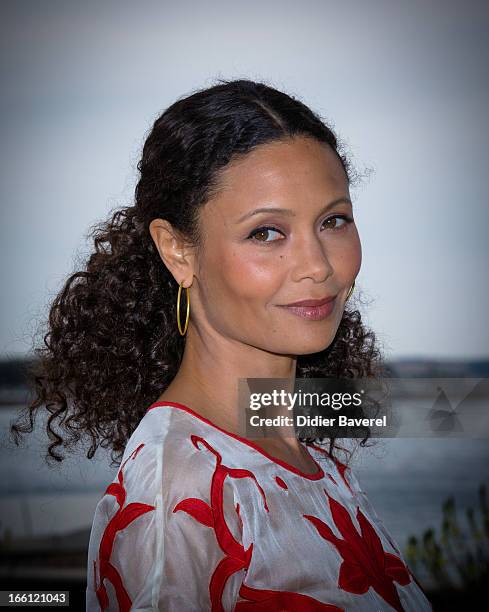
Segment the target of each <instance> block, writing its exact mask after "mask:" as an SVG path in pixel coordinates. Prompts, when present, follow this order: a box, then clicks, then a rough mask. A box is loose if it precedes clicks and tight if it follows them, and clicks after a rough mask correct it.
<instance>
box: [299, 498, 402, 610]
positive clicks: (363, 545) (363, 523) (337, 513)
mask: <svg viewBox="0 0 489 612" xmlns="http://www.w3.org/2000/svg"><path fill="white" fill-rule="evenodd" d="M323 490H324V489H323ZM324 493H325V494H326V496H327V498H328V500H329V507H330V510H331V514H332V517H333V520H334V522H335V525H336V527H337V528H338V530H339V532H340V533H341V535H342V536H343V539H340V538H338V537H337V536H336V535H335V534H334V533H333V531H332V530H331V529H330V527H328V525H326V524H325V523H324V522H323V521H322V520H321V519H319V518H317V517H316V516H311V515H308V514H304V515H303V516H304V518H306V519H307V520H309V521H310V522H311V523H312V524H313V525H314V526H315V527H316V529H317V531H318V533H319V535H320V536H321V537H322V538H324V539H325V540H328V542H331V543H332V544H334V545H335V546H336V548H337V550H338V552H339V553H340V555H341V556H342V557H343V563H342V564H341V567H340V573H339V578H338V586H339V587H340V588H341V589H343V590H345V591H349V592H350V593H355V594H357V595H360V594H362V593H366V592H367V591H368V589H369V588H370V587H372V588H373V589H374V590H375V591H376V592H377V593H378V594H379V595H380V596H381V597H382V598H383V599H384V600H385V601H386V602H387V603H389V604H390V605H391V606H392V607H393V608H394V609H395V610H397V611H398V612H403V607H402V605H401V601H400V599H399V595H398V593H397V590H396V587H395V585H394V581H395V582H397V583H398V584H401V585H403V586H404V585H406V584H409V583H410V582H411V577H410V574H409V571H408V568H407V567H406V566H405V565H404V563H403V562H402V560H401V559H400V558H399V557H397V556H396V555H393V554H391V553H389V552H384V550H383V548H382V542H381V540H380V538H379V536H378V535H377V533H376V531H375V529H374V528H373V527H372V525H371V524H370V522H369V521H368V520H367V518H366V517H365V515H364V514H363V513H362V511H361V510H360V508H358V507H357V520H358V523H359V525H360V529H361V534H360V533H358V531H357V529H356V527H355V525H354V524H353V521H352V520H351V517H350V514H349V512H348V511H347V510H346V508H344V507H343V506H342V505H341V504H340V503H339V502H337V501H336V500H335V499H333V498H332V497H331V496H330V495H328V493H327V492H326V490H324Z"/></svg>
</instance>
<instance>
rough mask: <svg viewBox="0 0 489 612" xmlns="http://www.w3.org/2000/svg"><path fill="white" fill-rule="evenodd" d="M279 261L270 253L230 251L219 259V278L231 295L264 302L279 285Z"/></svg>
mask: <svg viewBox="0 0 489 612" xmlns="http://www.w3.org/2000/svg"><path fill="white" fill-rule="evenodd" d="M278 262H279V259H278V256H277V257H273V256H271V254H270V253H267V254H264V256H263V257H262V256H260V253H258V254H255V253H247V252H246V250H243V251H242V252H239V251H237V250H236V251H230V252H229V253H227V255H226V256H225V257H223V258H222V259H221V263H220V266H219V276H220V277H221V282H222V283H223V284H224V285H225V286H226V287H228V288H229V290H230V291H231V292H232V294H233V295H235V296H236V297H238V298H239V299H242V300H246V299H248V300H253V299H254V298H258V299H259V300H260V301H266V300H267V296H271V295H273V294H274V293H275V292H276V291H277V289H278V288H279V287H280V284H281V271H280V266H279V265H278Z"/></svg>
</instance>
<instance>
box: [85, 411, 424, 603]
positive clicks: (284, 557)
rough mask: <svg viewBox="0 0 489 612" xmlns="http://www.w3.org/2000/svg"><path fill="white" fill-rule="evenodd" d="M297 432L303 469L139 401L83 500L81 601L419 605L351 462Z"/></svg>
mask: <svg viewBox="0 0 489 612" xmlns="http://www.w3.org/2000/svg"><path fill="white" fill-rule="evenodd" d="M304 446H305V448H306V449H307V450H308V452H309V454H310V455H311V457H312V458H313V460H314V462H315V463H316V467H317V471H316V472H314V473H312V474H308V473H304V472H302V471H300V470H298V469H297V468H295V467H293V466H291V465H289V464H287V463H285V462H283V461H281V460H279V459H276V458H273V457H272V456H270V455H269V454H268V453H266V452H265V451H264V450H262V449H260V448H259V447H258V446H256V445H254V444H253V443H252V442H251V441H248V440H246V439H245V438H242V437H240V436H237V435H234V434H232V433H229V432H226V431H224V430H223V429H221V428H219V427H218V426H217V425H214V424H213V423H211V422H210V421H208V420H207V419H205V418H204V417H201V416H200V415H198V414H197V413H196V412H194V411H192V410H191V409H190V408H188V407H186V406H184V405H182V404H178V403H172V402H164V403H161V402H157V403H155V404H153V405H152V406H150V407H149V409H148V411H147V412H146V414H145V415H144V417H143V418H142V419H141V421H140V423H139V425H138V427H137V428H136V430H135V431H134V433H133V435H132V436H131V438H130V439H129V441H128V443H127V446H126V449H125V452H124V456H123V458H122V462H121V465H120V467H119V470H118V472H117V475H116V476H115V478H114V481H113V482H112V483H111V484H110V485H109V486H108V487H107V489H106V491H105V494H104V495H103V497H102V498H101V499H100V501H99V503H98V504H97V507H96V510H95V515H94V518H93V524H92V530H91V534H90V542H89V549H88V565H87V590H86V604H87V610H88V611H89V612H92V611H98V610H109V611H126V610H135V611H140V612H142V611H149V610H152V611H156V610H161V611H168V612H191V611H196V612H203V611H207V610H209V611H212V612H217V611H220V612H221V611H222V612H228V611H236V612H246V611H248V610H250V611H265V610H266V611H267V612H273V611H301V612H302V611H305V612H309V611H328V612H341V611H348V612H350V611H351V612H357V611H362V612H363V611H365V612H367V611H369V612H370V611H371V612H379V611H383V610H397V611H409V612H423V611H424V610H431V605H430V604H429V602H428V600H427V599H426V597H425V595H424V593H423V591H422V590H421V588H420V586H419V585H418V583H417V582H416V579H415V578H414V576H413V574H412V573H411V571H410V569H409V568H408V567H407V565H406V563H405V560H404V559H403V557H402V555H401V552H400V551H399V548H398V546H397V544H396V542H395V541H394V540H393V539H392V537H391V536H390V534H389V533H388V531H387V529H386V528H385V526H384V525H383V523H382V521H381V520H380V519H379V517H378V516H377V514H376V513H375V511H374V509H373V508H372V506H371V505H370V503H369V502H368V499H367V497H366V495H365V493H364V492H363V491H362V490H361V487H360V485H359V483H358V481H357V479H356V477H355V475H354V473H353V472H352V470H351V468H349V467H345V466H344V465H343V464H342V463H341V462H339V461H338V460H333V459H332V458H331V457H330V456H329V455H328V454H327V453H326V451H325V450H324V449H321V448H320V447H319V446H317V445H315V444H311V445H306V444H304Z"/></svg>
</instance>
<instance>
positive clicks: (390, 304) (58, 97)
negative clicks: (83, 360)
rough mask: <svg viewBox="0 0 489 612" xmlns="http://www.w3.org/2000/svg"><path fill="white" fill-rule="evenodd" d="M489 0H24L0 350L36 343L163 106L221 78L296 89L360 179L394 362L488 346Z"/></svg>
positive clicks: (10, 142)
mask: <svg viewBox="0 0 489 612" xmlns="http://www.w3.org/2000/svg"><path fill="white" fill-rule="evenodd" d="M488 25H489V8H488V5H487V3H483V2H475V1H474V0H468V1H467V2H464V3H460V2H454V1H453V0H446V1H442V0H436V1H427V0H424V1H420V0H414V1H411V2H404V1H401V0H373V1H369V2H368V3H367V2H361V1H355V2H352V1H348V0H345V1H344V2H342V3H339V2H330V1H329V0H323V1H315V0H303V1H302V2H295V1H289V0H285V1H281V2H278V1H276V0H274V1H269V2H267V1H265V0H261V1H260V2H257V1H256V0H247V2H242V3H231V2H223V1H216V2H208V3H198V2H189V1H188V0H179V2H172V3H169V2H162V1H159V2H155V1H153V2H145V1H141V2H137V3H136V2H121V1H118V2H115V1H104V2H94V1H85V2H75V1H71V2H69V1H58V0H50V2H42V3H40V2H27V1H23V0H20V1H17V2H14V3H9V5H8V6H6V7H4V10H3V19H2V25H1V26H0V28H1V37H0V46H1V72H0V76H1V79H2V93H1V98H0V105H1V106H0V108H1V115H0V121H1V123H2V126H1V127H2V138H1V144H0V147H1V166H0V172H1V183H0V194H1V204H2V206H1V223H0V257H1V261H2V266H1V278H0V282H1V287H2V301H1V316H0V357H4V358H5V357H7V358H10V357H21V356H26V355H27V354H28V353H29V352H30V351H31V350H32V347H33V344H32V343H33V341H38V337H37V338H34V335H33V334H35V332H36V331H38V330H39V324H42V322H43V320H45V319H46V316H47V308H48V306H49V303H50V301H52V299H53V298H54V296H55V295H56V293H57V291H59V290H60V288H61V286H62V284H63V282H64V280H65V279H66V277H67V275H68V274H70V273H71V272H73V271H74V270H75V269H80V268H79V262H80V261H82V260H83V257H86V256H87V255H88V254H89V253H90V252H91V245H90V243H89V242H88V241H87V236H86V235H87V232H88V230H89V228H90V227H91V226H92V225H93V224H95V223H97V222H98V221H102V220H104V219H105V218H106V217H107V216H108V214H109V211H110V210H112V209H114V208H117V207H120V206H126V205H129V204H132V203H133V195H134V187H135V184H136V181H137V170H136V164H137V162H138V160H139V157H140V152H141V148H142V145H143V143H144V139H145V137H146V135H147V133H148V131H149V129H150V127H151V125H152V123H153V121H154V120H155V119H156V117H157V116H158V115H159V114H160V113H161V112H162V111H163V110H164V109H165V108H166V107H167V106H169V105H170V104H171V103H172V102H173V101H174V100H176V99H177V98H179V97H182V96H184V95H186V94H188V93H191V92H192V91H194V90H196V89H198V88H201V87H206V86H210V85H212V84H213V83H214V82H215V80H216V79H217V78H241V77H244V78H252V79H256V80H264V81H266V82H267V83H269V84H271V85H272V86H274V87H277V88H279V89H283V90H284V91H286V92H288V93H290V94H293V95H295V96H298V97H299V98H300V99H301V100H303V101H304V102H305V103H306V104H308V105H309V106H310V107H311V108H312V109H313V110H315V111H316V112H318V113H319V114H320V115H321V116H322V117H323V118H324V119H325V120H326V121H327V122H328V124H329V125H330V126H332V127H333V128H334V129H335V131H336V132H337V133H338V135H339V137H340V140H341V142H342V143H344V145H345V147H346V150H347V153H348V154H349V155H350V157H351V158H352V161H353V162H354V164H355V167H356V168H357V170H358V171H359V174H360V175H361V176H362V177H363V179H362V181H361V183H360V184H359V185H357V186H356V187H355V188H354V189H353V190H352V196H353V202H354V215H355V219H356V223H357V227H358V231H359V234H360V238H361V241H362V253H363V260H362V268H361V271H360V274H359V277H358V279H357V283H356V292H355V294H356V296H359V297H360V298H361V300H362V305H361V306H360V308H361V311H362V314H363V317H364V319H365V322H366V324H367V325H368V326H369V327H371V328H372V329H373V330H374V331H375V332H376V333H377V336H378V338H379V341H380V342H381V344H382V346H383V349H384V352H385V354H386V356H387V357H391V358H403V357H424V358H457V359H464V358H481V357H487V356H488V355H489V331H488V326H487V324H486V319H485V314H486V309H487V304H488V288H487V271H486V268H487V262H488V254H489V252H488V251H489V246H488V242H487V240H486V232H487V228H488V226H489V206H488V202H487V187H486V183H485V177H486V175H487V167H488V161H489V147H488V146H487V142H488V136H489V134H488V121H487V109H488V108H489V85H488V63H487V57H488V55H489V54H488V51H489V39H488V37H487V31H488Z"/></svg>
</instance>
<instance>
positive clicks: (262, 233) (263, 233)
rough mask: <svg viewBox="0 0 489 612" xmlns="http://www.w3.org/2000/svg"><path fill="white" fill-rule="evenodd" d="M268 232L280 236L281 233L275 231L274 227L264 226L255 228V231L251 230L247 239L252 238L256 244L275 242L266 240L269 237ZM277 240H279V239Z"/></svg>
mask: <svg viewBox="0 0 489 612" xmlns="http://www.w3.org/2000/svg"><path fill="white" fill-rule="evenodd" d="M270 232H274V233H275V234H282V232H281V231H280V230H278V229H276V228H275V227H271V226H269V225H264V226H263V227H257V228H256V229H255V230H253V231H252V232H251V234H250V235H249V236H248V238H249V239H252V238H254V239H255V240H256V242H277V239H275V240H267V238H268V237H269V236H270ZM282 235H283V234H282ZM278 240H280V238H279V239H278Z"/></svg>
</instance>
